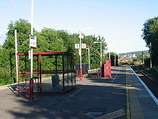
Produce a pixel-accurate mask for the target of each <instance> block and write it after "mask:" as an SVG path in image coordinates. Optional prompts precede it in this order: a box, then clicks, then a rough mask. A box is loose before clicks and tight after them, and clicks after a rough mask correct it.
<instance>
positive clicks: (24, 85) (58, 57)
mask: <svg viewBox="0 0 158 119" xmlns="http://www.w3.org/2000/svg"><path fill="white" fill-rule="evenodd" d="M17 55H18V64H19V67H18V77H19V80H18V93H28V94H30V93H65V92H67V91H69V90H71V89H73V88H75V87H76V75H75V70H74V54H73V53H68V52H34V53H33V69H34V70H33V79H30V74H31V72H30V60H29V56H28V55H29V54H28V53H17Z"/></svg>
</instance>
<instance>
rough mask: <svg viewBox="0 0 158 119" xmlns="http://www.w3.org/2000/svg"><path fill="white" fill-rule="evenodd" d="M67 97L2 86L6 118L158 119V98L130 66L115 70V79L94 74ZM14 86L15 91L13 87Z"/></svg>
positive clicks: (0, 93) (2, 109)
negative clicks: (24, 92) (26, 92)
mask: <svg viewBox="0 0 158 119" xmlns="http://www.w3.org/2000/svg"><path fill="white" fill-rule="evenodd" d="M76 84H77V85H76V89H74V90H73V91H71V92H68V93H65V94H42V95H41V94H37V95H35V98H34V100H33V101H30V100H29V98H28V96H27V95H18V94H17V92H16V85H11V86H0V102H1V103H0V117H1V118H2V119H18V118H19V119H158V106H157V99H155V98H154V96H152V95H151V93H150V92H149V91H147V88H146V87H145V85H144V84H143V83H142V82H141V81H140V79H139V78H138V77H137V76H136V75H135V73H134V72H133V71H132V69H131V68H130V67H112V77H111V78H99V79H97V78H96V77H95V76H94V75H90V76H88V77H86V78H84V79H83V80H77V81H76ZM13 87H14V88H13Z"/></svg>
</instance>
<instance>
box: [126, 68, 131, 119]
mask: <svg viewBox="0 0 158 119" xmlns="http://www.w3.org/2000/svg"><path fill="white" fill-rule="evenodd" d="M126 68H127V67H126ZM127 80H128V78H127V69H126V98H127V110H126V112H127V119H131V115H130V99H129V84H128V81H127Z"/></svg>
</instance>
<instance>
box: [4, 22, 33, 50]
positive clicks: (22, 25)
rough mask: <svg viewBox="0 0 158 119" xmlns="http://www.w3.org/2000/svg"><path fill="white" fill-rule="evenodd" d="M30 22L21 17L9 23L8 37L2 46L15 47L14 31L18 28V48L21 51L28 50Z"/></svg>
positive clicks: (5, 47) (6, 47)
mask: <svg viewBox="0 0 158 119" xmlns="http://www.w3.org/2000/svg"><path fill="white" fill-rule="evenodd" d="M30 26H31V25H30V23H28V21H27V20H24V19H19V20H17V21H15V22H11V23H10V24H9V25H8V32H7V34H6V35H7V38H6V40H5V42H4V44H3V46H2V48H4V49H14V48H15V45H14V44H15V43H14V31H15V29H16V30H17V34H18V35H17V39H18V50H19V52H27V51H28V49H29V45H28V44H29V40H28V39H29V35H30Z"/></svg>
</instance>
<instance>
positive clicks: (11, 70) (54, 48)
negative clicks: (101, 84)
mask: <svg viewBox="0 0 158 119" xmlns="http://www.w3.org/2000/svg"><path fill="white" fill-rule="evenodd" d="M15 29H16V30H17V39H18V52H19V53H20V52H28V50H29V36H30V31H31V25H30V23H29V22H28V21H27V20H24V19H19V20H17V21H15V22H13V21H12V22H11V23H10V24H9V25H8V31H7V33H6V39H5V41H4V43H3V44H2V45H1V46H0V85H6V84H11V83H14V82H15V81H16V80H15V77H16V76H15V43H14V31H15ZM34 35H35V36H37V48H36V49H34V52H70V53H74V54H76V56H75V57H76V63H79V55H78V49H75V44H79V40H80V39H79V34H78V33H73V34H71V33H69V32H67V31H65V30H55V29H53V28H43V29H41V31H36V30H35V29H34ZM82 35H83V39H82V43H85V44H86V45H87V46H91V47H93V48H94V49H90V65H91V68H97V67H98V66H99V63H100V54H99V53H98V52H100V44H99V43H94V42H104V41H105V38H104V37H101V36H95V35H87V36H86V35H85V34H84V33H83V34H82ZM106 46H107V44H106V42H104V43H103V44H102V51H105V49H106ZM103 54H104V53H103ZM105 58H106V56H104V55H103V60H105ZM22 60H23V59H22ZM88 61H89V60H88V50H87V49H82V62H83V63H88ZM49 63H50V62H47V59H45V64H46V65H44V69H48V70H49ZM23 65H24V64H23ZM50 65H51V64H50Z"/></svg>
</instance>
